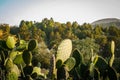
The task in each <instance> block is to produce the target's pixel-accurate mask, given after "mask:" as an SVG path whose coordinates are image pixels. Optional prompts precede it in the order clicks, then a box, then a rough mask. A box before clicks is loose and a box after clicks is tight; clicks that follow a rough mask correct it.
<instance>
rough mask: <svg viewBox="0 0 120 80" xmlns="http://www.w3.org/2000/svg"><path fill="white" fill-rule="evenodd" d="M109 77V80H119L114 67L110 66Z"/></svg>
mask: <svg viewBox="0 0 120 80" xmlns="http://www.w3.org/2000/svg"><path fill="white" fill-rule="evenodd" d="M107 75H108V78H109V80H118V78H117V71H116V70H115V69H114V68H113V67H110V66H108V70H107Z"/></svg>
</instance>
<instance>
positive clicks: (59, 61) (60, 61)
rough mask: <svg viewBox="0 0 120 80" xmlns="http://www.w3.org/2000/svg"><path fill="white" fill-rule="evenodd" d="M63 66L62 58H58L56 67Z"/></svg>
mask: <svg viewBox="0 0 120 80" xmlns="http://www.w3.org/2000/svg"><path fill="white" fill-rule="evenodd" d="M61 66H62V60H57V62H56V68H57V69H58V68H60V67H61Z"/></svg>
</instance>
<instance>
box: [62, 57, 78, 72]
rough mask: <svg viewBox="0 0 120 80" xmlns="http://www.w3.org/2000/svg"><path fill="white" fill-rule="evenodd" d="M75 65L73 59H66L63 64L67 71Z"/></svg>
mask: <svg viewBox="0 0 120 80" xmlns="http://www.w3.org/2000/svg"><path fill="white" fill-rule="evenodd" d="M75 64H76V60H75V58H73V57H70V58H68V59H67V60H66V61H65V63H64V65H65V68H66V70H67V71H71V70H72V69H73V68H74V66H75Z"/></svg>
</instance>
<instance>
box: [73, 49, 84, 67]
mask: <svg viewBox="0 0 120 80" xmlns="http://www.w3.org/2000/svg"><path fill="white" fill-rule="evenodd" d="M72 57H74V58H75V60H76V64H75V67H77V66H78V65H79V64H81V63H82V62H83V57H82V55H81V53H80V51H79V50H78V49H75V50H74V51H73V54H72Z"/></svg>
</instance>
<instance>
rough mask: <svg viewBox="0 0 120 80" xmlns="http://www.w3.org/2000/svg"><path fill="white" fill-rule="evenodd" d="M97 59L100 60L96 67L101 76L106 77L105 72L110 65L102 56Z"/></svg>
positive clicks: (96, 62)
mask: <svg viewBox="0 0 120 80" xmlns="http://www.w3.org/2000/svg"><path fill="white" fill-rule="evenodd" d="M96 58H98V59H97V61H95V67H96V68H98V70H99V71H100V75H105V72H106V70H107V68H108V63H107V62H106V60H105V59H104V58H103V57H101V56H98V57H96Z"/></svg>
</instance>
